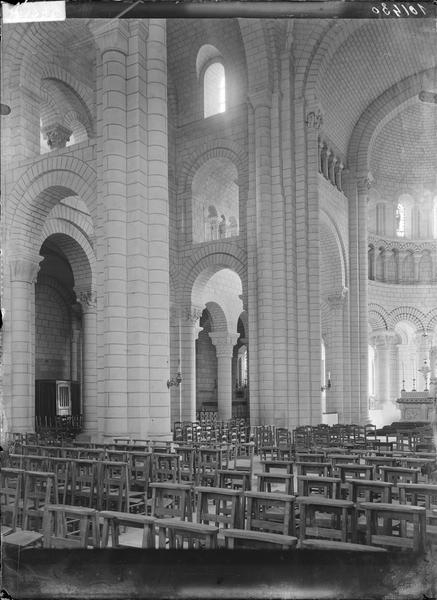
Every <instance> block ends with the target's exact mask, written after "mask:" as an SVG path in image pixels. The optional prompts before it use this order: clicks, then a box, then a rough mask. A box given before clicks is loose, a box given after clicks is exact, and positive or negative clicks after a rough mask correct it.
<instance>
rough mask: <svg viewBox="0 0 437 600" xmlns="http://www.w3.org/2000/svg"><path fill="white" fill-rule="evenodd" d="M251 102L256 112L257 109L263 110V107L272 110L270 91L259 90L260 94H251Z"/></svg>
mask: <svg viewBox="0 0 437 600" xmlns="http://www.w3.org/2000/svg"><path fill="white" fill-rule="evenodd" d="M249 102H250V103H251V105H252V107H253V109H254V110H255V111H256V110H257V108H261V107H263V106H264V107H266V108H271V106H272V92H271V91H270V90H259V91H258V92H252V93H250V94H249Z"/></svg>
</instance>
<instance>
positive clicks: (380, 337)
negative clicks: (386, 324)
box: [370, 329, 400, 347]
mask: <svg viewBox="0 0 437 600" xmlns="http://www.w3.org/2000/svg"><path fill="white" fill-rule="evenodd" d="M370 342H371V343H372V344H373V345H375V346H379V347H381V346H383V347H385V346H395V345H396V344H398V343H399V342H400V340H399V338H398V336H397V334H396V333H395V332H394V331H392V330H390V329H377V330H375V331H372V333H371V334H370Z"/></svg>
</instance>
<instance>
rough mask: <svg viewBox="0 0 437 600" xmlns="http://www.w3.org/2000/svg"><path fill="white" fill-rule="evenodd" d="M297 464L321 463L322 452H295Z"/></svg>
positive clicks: (323, 456)
mask: <svg viewBox="0 0 437 600" xmlns="http://www.w3.org/2000/svg"><path fill="white" fill-rule="evenodd" d="M296 460H297V461H298V462H319V463H320V462H323V461H324V460H325V453H324V452H320V453H319V452H296Z"/></svg>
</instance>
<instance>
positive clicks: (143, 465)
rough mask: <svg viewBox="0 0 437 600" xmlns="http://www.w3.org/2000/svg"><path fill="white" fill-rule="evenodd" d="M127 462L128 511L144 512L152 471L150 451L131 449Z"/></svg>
mask: <svg viewBox="0 0 437 600" xmlns="http://www.w3.org/2000/svg"><path fill="white" fill-rule="evenodd" d="M129 464H130V478H129V489H128V512H133V513H144V514H146V512H147V507H146V504H147V500H148V498H149V483H150V480H151V472H152V453H151V452H136V451H135V452H132V451H131V452H129Z"/></svg>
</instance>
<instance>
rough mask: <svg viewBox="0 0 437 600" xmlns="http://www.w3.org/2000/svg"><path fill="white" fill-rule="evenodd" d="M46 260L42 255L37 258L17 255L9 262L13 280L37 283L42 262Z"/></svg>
mask: <svg viewBox="0 0 437 600" xmlns="http://www.w3.org/2000/svg"><path fill="white" fill-rule="evenodd" d="M42 260H44V258H43V257H42V256H39V258H37V259H33V258H27V257H24V256H17V257H15V258H13V259H12V260H11V261H10V262H9V268H10V273H11V281H24V282H26V283H35V282H36V278H37V276H38V271H39V269H40V264H39V263H40V262H41V261H42Z"/></svg>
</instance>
